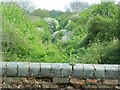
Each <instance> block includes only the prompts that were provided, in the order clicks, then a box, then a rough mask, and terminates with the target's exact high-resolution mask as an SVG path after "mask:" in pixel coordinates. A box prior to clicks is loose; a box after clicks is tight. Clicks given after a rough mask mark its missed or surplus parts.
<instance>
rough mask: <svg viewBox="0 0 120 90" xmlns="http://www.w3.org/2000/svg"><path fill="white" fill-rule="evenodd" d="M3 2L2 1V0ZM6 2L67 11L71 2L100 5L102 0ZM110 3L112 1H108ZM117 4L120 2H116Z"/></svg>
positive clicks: (23, 0)
mask: <svg viewBox="0 0 120 90" xmlns="http://www.w3.org/2000/svg"><path fill="white" fill-rule="evenodd" d="M0 1H2V0H0ZM5 1H8V2H9V1H22V2H25V1H27V2H29V1H32V3H33V4H34V5H35V9H38V8H41V9H47V10H60V11H65V8H66V7H67V6H68V5H69V3H70V2H73V1H84V2H88V3H89V4H93V3H100V1H101V0H5ZM103 1H106V0H103ZM107 1H110V0H107ZM114 1H116V2H118V1H120V0H114Z"/></svg>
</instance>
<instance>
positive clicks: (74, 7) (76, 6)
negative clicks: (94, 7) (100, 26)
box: [66, 2, 90, 12]
mask: <svg viewBox="0 0 120 90" xmlns="http://www.w3.org/2000/svg"><path fill="white" fill-rule="evenodd" d="M89 6H90V5H89V4H88V3H87V2H71V3H70V5H69V6H68V7H67V8H66V10H69V11H71V12H81V11H83V10H84V9H86V8H88V7H89Z"/></svg>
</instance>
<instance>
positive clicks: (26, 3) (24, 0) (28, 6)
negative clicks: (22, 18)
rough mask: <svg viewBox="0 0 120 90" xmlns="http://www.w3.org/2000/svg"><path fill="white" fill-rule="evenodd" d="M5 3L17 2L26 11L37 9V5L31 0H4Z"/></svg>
mask: <svg viewBox="0 0 120 90" xmlns="http://www.w3.org/2000/svg"><path fill="white" fill-rule="evenodd" d="M3 3H5V4H16V5H18V6H19V7H20V8H22V9H24V10H26V11H29V12H30V11H33V10H34V9H35V5H34V4H33V3H32V1H31V0H4V1H3Z"/></svg>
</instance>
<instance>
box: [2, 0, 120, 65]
mask: <svg viewBox="0 0 120 90" xmlns="http://www.w3.org/2000/svg"><path fill="white" fill-rule="evenodd" d="M0 7H2V21H3V23H2V26H3V27H2V28H3V38H2V39H3V40H2V46H3V48H2V49H3V60H4V61H23V62H24V61H31V62H67V63H102V64H105V63H107V64H120V52H119V49H120V48H119V47H118V46H119V45H118V40H119V35H118V32H119V31H118V30H119V26H118V15H119V14H118V5H117V4H115V3H114V2H106V3H101V4H94V5H91V6H89V8H87V9H85V10H83V11H82V12H79V13H74V12H68V11H66V12H60V11H47V10H40V9H38V10H34V11H33V12H31V13H30V14H27V13H26V11H25V10H23V9H21V8H20V7H18V6H17V5H16V4H1V5H0Z"/></svg>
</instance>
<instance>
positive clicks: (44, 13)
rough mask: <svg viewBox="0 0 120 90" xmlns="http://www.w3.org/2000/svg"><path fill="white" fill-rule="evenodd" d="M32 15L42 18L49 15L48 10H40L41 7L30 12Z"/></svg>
mask: <svg viewBox="0 0 120 90" xmlns="http://www.w3.org/2000/svg"><path fill="white" fill-rule="evenodd" d="M31 13H32V15H33V16H39V17H40V18H44V17H50V14H49V11H48V10H45V9H43V10H41V9H37V10H34V11H33V12H31Z"/></svg>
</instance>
